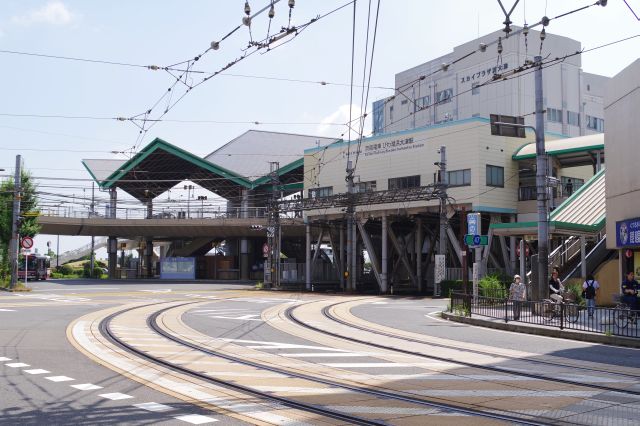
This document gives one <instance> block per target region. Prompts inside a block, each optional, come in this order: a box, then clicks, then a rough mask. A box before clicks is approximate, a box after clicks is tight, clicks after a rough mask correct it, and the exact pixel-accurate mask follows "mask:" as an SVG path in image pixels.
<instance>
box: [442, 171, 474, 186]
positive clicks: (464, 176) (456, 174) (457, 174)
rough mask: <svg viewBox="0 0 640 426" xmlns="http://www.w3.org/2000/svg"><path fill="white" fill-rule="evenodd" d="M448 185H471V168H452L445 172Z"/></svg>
mask: <svg viewBox="0 0 640 426" xmlns="http://www.w3.org/2000/svg"><path fill="white" fill-rule="evenodd" d="M447 179H448V183H449V186H467V185H471V169H464V170H452V171H450V172H447Z"/></svg>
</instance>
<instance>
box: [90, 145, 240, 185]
mask: <svg viewBox="0 0 640 426" xmlns="http://www.w3.org/2000/svg"><path fill="white" fill-rule="evenodd" d="M158 149H163V150H165V151H167V152H169V153H171V154H174V155H176V156H177V157H179V158H181V159H183V160H185V161H188V162H190V163H192V164H195V165H196V166H198V167H201V168H203V169H206V170H208V171H210V172H212V173H215V174H217V175H220V176H222V177H225V178H227V179H229V180H231V181H233V182H235V183H237V184H238V185H241V186H244V187H245V188H251V183H250V182H249V181H248V180H247V179H245V178H242V177H240V176H238V175H237V174H235V173H233V172H231V171H229V170H226V169H225V168H223V167H220V166H218V165H216V164H213V163H210V162H208V161H207V160H204V159H202V158H200V157H198V156H197V155H194V154H192V153H190V152H188V151H186V150H184V149H182V148H178V147H177V146H175V145H172V144H170V143H169V142H167V141H164V140H162V139H160V138H155V139H154V140H153V141H152V142H151V143H150V144H149V145H147V146H145V147H144V149H143V150H142V151H140V152H139V153H137V154H136V155H135V156H133V157H132V158H130V159H129V161H127V162H126V163H124V164H123V165H122V167H121V168H120V169H119V170H116V171H115V172H113V173H112V174H111V175H109V177H107V178H106V179H105V180H104V182H105V184H104V185H103V186H104V187H105V188H109V187H111V186H113V184H114V183H116V182H117V181H118V180H120V179H121V178H122V177H123V176H124V175H126V174H127V173H128V172H130V171H131V170H132V169H133V168H134V167H136V166H137V165H138V164H140V163H141V162H142V161H143V160H144V159H146V158H147V157H148V156H149V155H151V154H152V153H154V152H155V151H156V150H158Z"/></svg>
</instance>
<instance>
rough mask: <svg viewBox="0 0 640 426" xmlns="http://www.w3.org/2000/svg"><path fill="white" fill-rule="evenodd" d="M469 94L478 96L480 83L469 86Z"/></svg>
mask: <svg viewBox="0 0 640 426" xmlns="http://www.w3.org/2000/svg"><path fill="white" fill-rule="evenodd" d="M471 94H472V95H478V94H480V83H472V84H471Z"/></svg>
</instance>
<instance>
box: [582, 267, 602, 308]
mask: <svg viewBox="0 0 640 426" xmlns="http://www.w3.org/2000/svg"><path fill="white" fill-rule="evenodd" d="M599 288H600V284H598V281H596V279H595V278H594V277H593V275H591V274H589V275H587V279H586V280H585V282H584V283H582V290H583V291H582V294H583V296H584V298H585V299H587V312H588V313H589V317H593V313H594V312H595V310H596V295H597V294H598V289H599Z"/></svg>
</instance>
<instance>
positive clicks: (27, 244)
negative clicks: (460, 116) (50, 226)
mask: <svg viewBox="0 0 640 426" xmlns="http://www.w3.org/2000/svg"><path fill="white" fill-rule="evenodd" d="M20 245H21V246H22V248H23V249H26V250H29V249H31V247H33V238H31V237H24V238H22V241H21V242H20Z"/></svg>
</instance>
